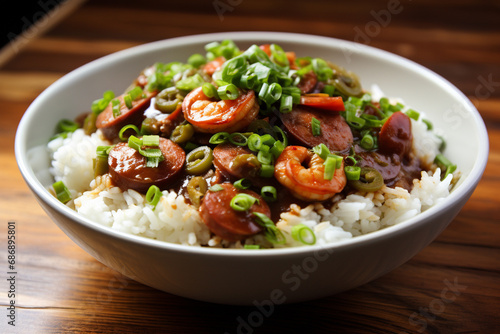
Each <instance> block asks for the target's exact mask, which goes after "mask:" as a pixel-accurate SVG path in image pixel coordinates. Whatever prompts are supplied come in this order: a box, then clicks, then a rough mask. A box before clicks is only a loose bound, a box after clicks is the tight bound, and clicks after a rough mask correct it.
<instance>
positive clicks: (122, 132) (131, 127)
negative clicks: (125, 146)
mask: <svg viewBox="0 0 500 334" xmlns="http://www.w3.org/2000/svg"><path fill="white" fill-rule="evenodd" d="M128 130H133V131H134V132H135V134H137V135H140V134H141V131H140V130H139V128H138V127H137V126H135V125H133V124H128V125H125V126H124V127H122V128H121V129H120V132H119V133H118V138H120V140H121V141H126V140H127V138H126V137H125V132H126V131H128Z"/></svg>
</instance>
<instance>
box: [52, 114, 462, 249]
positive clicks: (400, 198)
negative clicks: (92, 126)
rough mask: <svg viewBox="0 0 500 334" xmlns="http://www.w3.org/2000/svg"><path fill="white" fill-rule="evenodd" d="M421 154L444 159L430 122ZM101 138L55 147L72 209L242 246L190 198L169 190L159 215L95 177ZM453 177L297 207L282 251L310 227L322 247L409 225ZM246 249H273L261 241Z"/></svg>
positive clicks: (142, 230)
mask: <svg viewBox="0 0 500 334" xmlns="http://www.w3.org/2000/svg"><path fill="white" fill-rule="evenodd" d="M412 131H413V135H414V141H413V142H414V144H413V146H414V147H413V149H414V152H415V153H416V154H417V155H418V156H419V157H420V158H421V159H422V160H423V161H425V162H427V163H428V164H429V165H430V164H431V163H432V161H433V160H434V157H435V156H436V154H438V153H439V149H438V147H439V144H440V140H439V138H437V137H436V136H435V135H434V134H433V132H431V131H427V127H426V125H425V123H423V122H421V121H414V120H412ZM109 144H110V143H108V142H107V141H106V140H104V139H103V137H102V136H101V135H100V132H99V131H98V132H97V133H95V134H93V135H92V136H86V135H84V133H83V130H81V129H79V130H76V131H75V132H74V133H72V134H69V135H68V137H67V138H66V139H62V138H58V139H55V140H53V141H51V142H50V143H49V145H48V148H49V151H50V153H51V158H52V167H51V169H50V171H51V173H52V174H53V176H54V178H55V180H57V181H58V180H62V181H63V182H64V183H65V184H66V186H67V187H68V188H69V189H70V192H71V194H72V196H73V197H72V198H74V200H72V201H70V202H69V203H68V204H67V205H68V206H70V207H72V208H73V209H75V210H76V211H77V212H78V213H79V214H80V215H82V216H83V217H86V218H88V219H90V220H92V221H94V222H97V223H99V224H102V225H104V226H107V227H109V228H111V229H114V230H117V231H122V232H125V233H130V234H134V235H138V236H142V237H147V238H152V239H156V240H161V241H165V242H172V243H177V244H183V245H192V246H208V247H232V248H241V247H243V246H242V244H241V243H240V242H236V243H228V242H226V241H223V240H221V239H220V238H218V237H215V236H213V235H211V233H210V231H209V230H208V228H207V227H206V226H205V224H204V223H203V222H202V220H201V218H200V215H199V213H198V211H197V210H196V209H195V208H194V207H192V206H191V205H189V204H186V202H185V200H184V198H183V196H181V195H177V194H176V193H175V192H173V191H163V195H164V196H162V197H161V200H160V202H159V204H158V205H157V207H156V209H155V210H153V207H152V206H151V205H150V204H147V203H145V199H144V195H142V194H140V193H138V192H136V191H134V190H127V191H122V190H120V189H119V188H118V187H115V186H113V185H112V183H111V181H110V178H109V175H104V176H102V177H97V178H96V179H94V177H93V166H92V159H93V158H94V157H95V154H96V153H95V152H96V148H97V146H99V145H109ZM452 179H453V175H448V177H447V178H446V179H444V180H443V181H441V171H440V170H439V168H437V169H436V170H435V171H434V173H431V172H422V177H421V179H420V180H414V185H413V189H412V191H411V192H408V191H407V190H405V189H403V188H399V187H396V188H389V187H386V186H384V187H383V188H382V189H381V190H379V191H377V192H373V193H355V194H351V195H348V196H347V197H346V198H341V197H340V196H337V197H335V198H334V199H333V200H334V204H333V205H332V206H331V208H330V209H326V208H325V207H324V206H323V205H322V204H311V205H309V206H307V207H304V208H300V207H299V206H298V205H295V204H294V205H292V206H291V210H290V211H289V212H285V213H282V214H281V219H280V220H279V222H277V224H276V225H277V227H278V228H279V229H280V230H281V231H282V232H283V235H284V236H285V238H286V240H287V242H286V244H284V245H279V246H275V247H292V246H303V244H302V243H300V242H298V241H296V240H294V239H293V238H292V236H291V229H292V227H293V226H295V225H297V224H305V225H307V226H309V227H310V228H311V229H312V230H313V231H314V232H315V235H316V240H317V241H316V244H319V245H323V244H330V243H335V242H339V241H342V240H346V239H350V238H353V237H355V236H358V235H362V234H367V233H371V232H374V231H377V230H380V229H383V228H386V227H389V226H392V225H395V224H398V223H401V222H402V221H405V220H407V219H410V218H412V217H414V216H416V215H418V214H419V213H421V212H422V211H424V210H426V209H428V208H429V207H431V206H433V205H435V204H436V203H438V202H439V201H441V200H443V199H444V198H445V197H446V196H448V194H449V191H450V188H451V181H452ZM245 243H247V244H259V245H262V246H265V247H271V246H272V245H271V244H270V243H269V242H268V241H267V240H266V239H265V238H264V237H263V236H262V235H256V236H254V237H251V238H249V239H247V240H246V241H245Z"/></svg>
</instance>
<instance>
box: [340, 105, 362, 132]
mask: <svg viewBox="0 0 500 334" xmlns="http://www.w3.org/2000/svg"><path fill="white" fill-rule="evenodd" d="M344 105H345V106H346V112H345V115H346V116H345V120H346V122H347V124H349V125H350V126H351V127H353V128H355V129H361V128H363V126H364V125H365V123H366V120H364V119H363V118H361V117H358V116H356V110H355V109H354V110H353V109H349V110H348V107H347V106H348V105H349V104H348V103H345V104H344Z"/></svg>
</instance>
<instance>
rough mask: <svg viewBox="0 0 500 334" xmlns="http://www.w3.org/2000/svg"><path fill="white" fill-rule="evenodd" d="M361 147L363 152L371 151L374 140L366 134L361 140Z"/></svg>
mask: <svg viewBox="0 0 500 334" xmlns="http://www.w3.org/2000/svg"><path fill="white" fill-rule="evenodd" d="M360 145H361V147H362V148H364V149H365V150H371V149H372V148H373V147H374V146H375V139H374V138H373V136H372V135H371V134H370V133H366V134H365V135H364V136H363V138H361V143H360Z"/></svg>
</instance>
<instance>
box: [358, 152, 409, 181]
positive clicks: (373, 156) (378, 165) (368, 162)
mask: <svg viewBox="0 0 500 334" xmlns="http://www.w3.org/2000/svg"><path fill="white" fill-rule="evenodd" d="M356 155H357V156H358V157H360V158H361V159H360V160H358V166H359V167H372V168H375V169H376V170H377V171H378V172H379V173H380V174H381V175H382V177H383V178H384V183H386V184H388V183H391V182H392V181H393V180H394V179H395V178H396V177H397V176H398V175H399V173H400V171H401V160H400V158H399V156H398V155H397V154H391V155H388V154H384V153H381V152H375V151H370V152H356Z"/></svg>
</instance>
